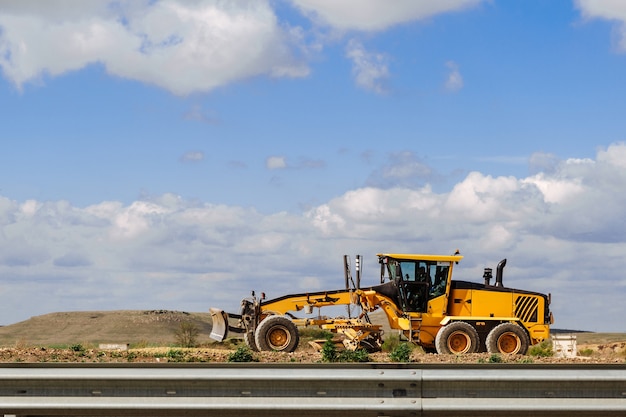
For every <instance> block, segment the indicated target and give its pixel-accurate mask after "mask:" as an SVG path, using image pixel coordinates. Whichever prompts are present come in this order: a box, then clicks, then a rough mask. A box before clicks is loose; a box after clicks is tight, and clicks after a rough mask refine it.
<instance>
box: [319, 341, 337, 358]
mask: <svg viewBox="0 0 626 417" xmlns="http://www.w3.org/2000/svg"><path fill="white" fill-rule="evenodd" d="M336 361H337V346H335V343H333V341H332V340H331V339H326V342H324V346H322V362H336Z"/></svg>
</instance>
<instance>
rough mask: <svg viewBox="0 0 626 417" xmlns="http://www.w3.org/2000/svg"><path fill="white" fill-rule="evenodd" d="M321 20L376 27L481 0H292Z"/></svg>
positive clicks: (357, 27) (349, 27)
mask: <svg viewBox="0 0 626 417" xmlns="http://www.w3.org/2000/svg"><path fill="white" fill-rule="evenodd" d="M291 1H292V3H294V4H295V5H296V6H298V7H299V8H300V9H301V10H302V11H303V12H304V13H305V14H307V15H309V16H311V17H312V18H313V19H314V20H317V21H318V22H319V23H320V24H325V25H330V26H333V27H335V28H337V29H343V30H360V31H379V30H384V29H387V28H389V27H391V26H394V25H398V24H402V23H407V22H411V21H414V20H421V19H427V18H430V17H432V16H435V15H437V14H441V13H448V12H453V11H457V10H462V9H465V8H468V7H471V6H474V5H476V4H479V3H480V2H481V1H483V0H438V1H415V0H395V1H394V2H393V6H391V5H390V3H389V1H388V0H342V1H335V0H291Z"/></svg>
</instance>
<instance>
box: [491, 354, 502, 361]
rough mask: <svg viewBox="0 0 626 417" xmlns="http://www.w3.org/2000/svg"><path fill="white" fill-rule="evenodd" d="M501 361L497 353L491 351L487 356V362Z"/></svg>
mask: <svg viewBox="0 0 626 417" xmlns="http://www.w3.org/2000/svg"><path fill="white" fill-rule="evenodd" d="M501 362H502V356H500V355H498V354H497V353H493V354H491V356H489V363H501Z"/></svg>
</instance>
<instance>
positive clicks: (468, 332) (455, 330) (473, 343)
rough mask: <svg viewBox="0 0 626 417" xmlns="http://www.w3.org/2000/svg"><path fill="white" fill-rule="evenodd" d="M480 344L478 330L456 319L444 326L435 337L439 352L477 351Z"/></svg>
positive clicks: (461, 352)
mask: <svg viewBox="0 0 626 417" xmlns="http://www.w3.org/2000/svg"><path fill="white" fill-rule="evenodd" d="M479 345H480V339H479V337H478V332H477V331H476V329H475V328H474V327H472V325H471V324H469V323H466V322H464V321H455V322H452V323H450V324H448V325H447V326H443V327H442V328H441V329H439V331H438V332H437V337H435V348H436V349H437V353H439V354H447V355H449V354H453V355H461V354H465V353H476V352H477V351H478V348H479Z"/></svg>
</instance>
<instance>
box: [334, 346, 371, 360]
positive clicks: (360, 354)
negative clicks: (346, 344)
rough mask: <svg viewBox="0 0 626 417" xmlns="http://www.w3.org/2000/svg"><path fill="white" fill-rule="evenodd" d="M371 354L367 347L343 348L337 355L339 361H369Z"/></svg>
mask: <svg viewBox="0 0 626 417" xmlns="http://www.w3.org/2000/svg"><path fill="white" fill-rule="evenodd" d="M369 361H370V356H369V353H367V350H365V349H357V350H347V349H346V350H342V351H341V352H340V353H339V355H337V362H369Z"/></svg>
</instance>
